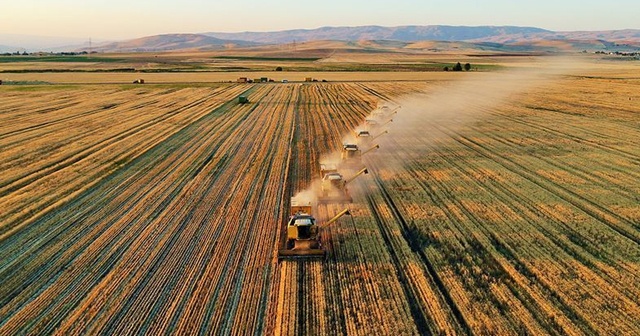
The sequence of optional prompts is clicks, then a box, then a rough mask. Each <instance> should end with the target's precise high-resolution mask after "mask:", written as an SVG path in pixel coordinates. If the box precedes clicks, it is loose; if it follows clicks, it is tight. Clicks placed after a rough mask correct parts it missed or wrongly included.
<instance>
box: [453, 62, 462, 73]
mask: <svg viewBox="0 0 640 336" xmlns="http://www.w3.org/2000/svg"><path fill="white" fill-rule="evenodd" d="M453 71H462V64H460V62H458V63H456V65H454V66H453Z"/></svg>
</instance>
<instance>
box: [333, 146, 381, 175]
mask: <svg viewBox="0 0 640 336" xmlns="http://www.w3.org/2000/svg"><path fill="white" fill-rule="evenodd" d="M378 148H380V145H375V146H373V147H371V148H369V149H367V150H366V151H364V152H361V151H360V148H359V147H358V145H356V144H353V143H350V144H345V145H342V152H341V153H340V159H342V165H343V166H344V167H347V168H354V169H358V168H356V167H357V166H359V165H360V163H361V162H362V156H363V155H365V154H367V153H369V152H371V151H372V150H374V149H378Z"/></svg>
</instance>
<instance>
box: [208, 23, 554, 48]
mask: <svg viewBox="0 0 640 336" xmlns="http://www.w3.org/2000/svg"><path fill="white" fill-rule="evenodd" d="M204 34H205V35H208V36H213V37H216V38H221V39H234V40H242V41H251V42H257V43H271V44H282V43H292V42H293V41H297V42H304V41H315V40H344V41H358V40H396V41H405V42H414V41H425V40H436V41H471V40H490V39H493V38H496V37H498V36H522V37H529V36H534V35H536V34H553V32H552V31H549V30H545V29H540V28H534V27H514V26H501V27H496V26H478V27H465V26H400V27H381V26H361V27H322V28H317V29H296V30H284V31H276V32H243V33H215V32H210V33H204Z"/></svg>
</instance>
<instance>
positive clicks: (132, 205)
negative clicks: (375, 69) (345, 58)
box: [0, 74, 640, 335]
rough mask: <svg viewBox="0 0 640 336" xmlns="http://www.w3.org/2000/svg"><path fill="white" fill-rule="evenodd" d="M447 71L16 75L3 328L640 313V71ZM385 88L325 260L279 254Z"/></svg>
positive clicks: (112, 329)
mask: <svg viewBox="0 0 640 336" xmlns="http://www.w3.org/2000/svg"><path fill="white" fill-rule="evenodd" d="M105 76H109V75H108V74H107V75H105ZM449 79H450V78H447V79H446V80H447V81H449ZM441 80H442V79H441V78H438V80H437V81H433V80H432V81H427V82H390V81H389V82H375V83H374V82H367V83H309V84H298V83H295V84H294V83H290V84H273V85H271V84H269V85H250V84H243V85H236V84H215V85H202V86H194V87H187V86H176V87H171V86H161V85H158V86H154V85H149V86H136V87H134V86H118V85H104V86H98V85H89V86H82V85H78V86H72V87H67V88H65V89H64V90H61V89H59V88H58V87H57V86H55V85H54V86H50V87H47V86H45V87H36V88H34V89H33V90H32V89H26V90H16V89H14V88H5V87H0V93H1V95H0V106H2V113H0V125H2V126H0V149H1V151H0V158H1V160H0V209H2V213H0V284H1V286H0V335H14V334H58V335H70V334H117V335H124V334H151V335H157V334H165V333H175V334H266V335H273V334H286V335H292V334H352V335H369V334H372V333H377V334H390V333H394V334H402V335H413V334H464V333H472V334H536V335H540V334H573V335H580V334H586V335H592V334H637V333H639V332H640V323H639V322H638V318H637V316H639V315H640V278H639V277H638V276H637V274H640V206H639V204H640V196H639V195H640V173H639V171H640V170H639V169H638V167H639V166H640V140H638V139H640V105H638V103H637V102H638V101H640V93H639V92H640V90H638V88H640V82H638V80H634V79H615V80H611V79H606V78H596V77H577V76H574V77H562V78H559V79H557V80H555V81H554V82H549V83H546V84H545V85H543V86H535V87H531V88H529V89H528V90H527V91H526V92H513V94H511V95H509V97H508V99H507V98H505V99H502V100H499V101H495V102H494V103H492V104H487V103H481V102H475V101H474V100H473V99H469V101H467V102H465V104H464V105H462V106H464V108H465V112H464V113H460V114H457V115H456V114H455V113H456V111H458V110H447V109H440V110H439V113H431V111H430V109H431V106H432V105H433V102H434V101H433V100H432V99H433V96H437V93H438V92H439V91H438V90H440V86H441ZM475 80H477V79H475ZM106 81H110V80H106ZM454 84H455V83H452V85H454ZM454 87H455V86H454ZM240 94H243V95H246V96H247V97H248V98H249V101H250V103H248V104H238V103H237V101H236V98H237V96H238V95H240ZM382 102H387V103H388V104H391V105H396V104H399V105H402V106H403V107H402V108H401V109H400V110H399V112H398V114H397V115H395V116H394V117H393V118H394V121H393V122H392V123H390V124H389V125H388V126H386V129H388V131H389V134H387V135H383V136H381V137H380V138H379V139H376V142H377V143H379V144H380V146H381V148H380V150H378V151H374V152H372V153H371V154H368V155H367V156H364V157H363V164H364V165H366V166H367V167H368V168H369V170H370V174H369V175H365V176H363V177H361V178H359V179H358V180H357V182H355V184H354V186H353V187H352V194H353V196H354V203H352V204H329V205H319V206H318V207H317V209H316V211H317V213H316V214H315V215H316V217H317V218H318V219H319V220H320V222H322V221H324V220H327V219H328V218H331V217H332V216H333V215H334V214H335V213H337V212H339V211H340V210H342V209H343V208H345V207H349V208H350V209H351V213H352V216H351V217H343V218H341V219H340V220H339V221H338V222H337V223H335V224H333V225H332V226H330V227H327V228H324V229H323V230H322V231H321V239H322V241H323V244H324V246H325V247H326V249H327V251H328V256H327V259H326V260H325V261H289V260H286V261H280V262H279V261H278V260H277V250H278V247H279V246H280V242H281V235H282V234H283V225H284V224H283V223H284V222H285V220H286V218H287V216H288V207H289V198H290V197H291V196H293V195H294V194H296V193H297V192H300V191H302V190H305V189H308V188H309V187H310V186H311V185H312V184H313V181H314V179H316V178H317V174H318V166H319V163H320V162H321V159H322V158H323V157H326V156H327V155H329V154H330V153H332V152H335V151H337V150H339V148H341V145H342V141H343V139H344V136H345V134H348V133H350V132H352V131H353V130H354V129H355V128H356V127H357V126H358V125H359V124H361V123H362V122H363V121H364V119H365V118H366V117H367V116H368V115H369V114H370V113H371V111H372V110H374V109H375V108H376V106H377V105H378V104H380V103H382ZM435 102H438V101H437V100H435ZM430 104H432V105H430ZM433 106H434V107H433V108H434V109H436V108H437V106H436V105H433ZM455 107H456V108H459V106H457V105H456V106H455Z"/></svg>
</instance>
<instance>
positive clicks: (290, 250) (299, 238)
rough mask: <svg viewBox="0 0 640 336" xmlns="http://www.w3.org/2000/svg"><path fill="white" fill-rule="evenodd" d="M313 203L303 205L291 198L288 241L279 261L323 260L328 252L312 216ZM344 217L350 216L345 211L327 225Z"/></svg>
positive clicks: (281, 251)
mask: <svg viewBox="0 0 640 336" xmlns="http://www.w3.org/2000/svg"><path fill="white" fill-rule="evenodd" d="M311 210H312V207H311V203H310V202H308V203H304V204H303V203H301V202H299V201H298V200H296V199H295V198H293V197H292V198H291V216H290V217H289V221H288V222H287V239H286V240H285V244H284V248H283V249H280V250H279V251H278V259H321V258H324V256H325V254H326V252H325V250H324V249H323V248H322V244H321V243H320V239H319V237H318V225H317V224H316V219H315V218H314V217H313V216H312V215H311ZM343 215H350V213H349V210H348V209H345V210H343V211H342V212H340V213H339V214H338V215H336V216H335V217H333V218H332V219H330V220H329V221H327V222H326V223H325V226H326V225H330V224H331V223H333V222H335V221H337V220H338V218H340V217H342V216H343Z"/></svg>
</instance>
